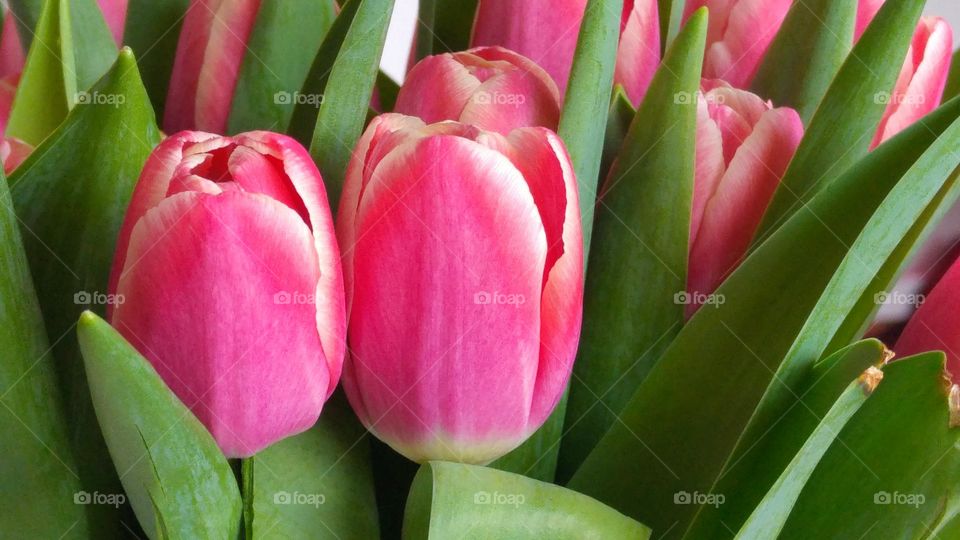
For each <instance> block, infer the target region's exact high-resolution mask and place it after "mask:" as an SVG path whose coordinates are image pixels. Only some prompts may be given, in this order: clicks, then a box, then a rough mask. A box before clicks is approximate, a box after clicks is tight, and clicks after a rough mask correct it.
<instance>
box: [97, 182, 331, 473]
mask: <svg viewBox="0 0 960 540" xmlns="http://www.w3.org/2000/svg"><path fill="white" fill-rule="evenodd" d="M129 252H130V253H129V255H128V257H127V263H126V265H125V267H124V270H123V273H122V274H121V276H120V279H119V284H118V287H117V289H116V291H117V294H118V295H122V297H123V299H124V301H123V302H121V303H119V304H118V305H117V307H116V310H115V311H114V314H113V320H112V323H113V324H114V326H116V327H117V329H118V330H119V331H120V332H121V333H122V334H123V335H124V337H126V338H127V339H128V340H129V341H130V342H131V343H132V344H133V345H134V346H136V347H137V349H138V350H140V351H143V352H144V355H145V356H146V357H147V358H148V359H149V360H150V361H151V363H152V364H153V365H154V366H155V367H156V368H157V371H158V372H159V373H160V375H161V377H163V379H164V381H166V382H167V384H168V385H169V386H170V387H171V389H172V390H173V391H174V393H176V394H177V396H179V397H180V399H181V400H183V401H184V403H185V404H186V405H187V406H188V407H190V409H191V410H192V411H193V412H194V413H195V414H196V415H197V417H198V418H199V419H200V421H201V422H203V424H204V425H205V426H207V428H208V429H209V430H210V432H211V433H212V434H213V436H214V438H215V439H216V440H217V442H218V444H219V445H220V447H221V448H222V449H223V451H224V453H225V454H226V455H227V456H228V457H244V456H250V455H252V454H253V453H255V452H257V451H258V450H260V449H262V448H264V447H265V446H266V445H267V444H269V443H270V442H272V441H275V440H277V439H279V438H282V437H284V436H288V435H292V434H295V433H299V432H301V431H303V430H305V429H307V428H309V427H310V426H311V425H313V423H314V422H315V421H316V419H317V417H318V415H319V413H320V409H321V407H322V405H323V402H324V399H325V397H326V392H327V389H328V386H329V382H330V381H329V373H328V370H327V368H326V365H325V362H326V360H325V358H324V357H323V352H322V348H321V344H320V337H319V334H318V332H317V322H316V315H315V308H314V305H313V302H312V299H313V298H314V297H313V295H314V294H315V290H316V283H317V280H318V279H319V277H320V276H319V273H320V269H319V267H318V265H317V262H316V256H315V248H314V244H313V238H312V236H311V234H310V231H309V229H308V228H307V226H306V225H305V224H304V222H303V220H302V219H300V218H299V217H298V216H297V214H296V213H295V212H294V211H292V210H290V209H289V208H288V207H286V206H284V205H282V204H280V203H278V202H276V201H273V200H272V199H270V198H269V197H266V196H263V195H258V194H250V193H243V192H239V191H228V192H224V193H223V194H222V195H216V196H214V195H208V194H203V193H181V194H178V195H174V196H173V197H170V198H168V199H165V200H164V201H163V202H161V203H160V204H159V205H157V206H156V207H155V208H153V209H152V210H150V211H148V212H147V213H146V214H145V215H144V216H143V218H142V219H141V220H140V221H139V222H138V223H137V224H136V226H135V227H134V230H133V233H132V235H131V239H130V248H129ZM225 285H226V286H225ZM284 295H286V296H284ZM301 298H302V299H304V300H303V301H299V300H300V299H301ZM285 299H286V301H285ZM322 301H323V299H320V303H322ZM159 321H162V324H161V323H159ZM228 336H229V338H227V337H228ZM178 374H179V375H180V376H179V377H178ZM183 374H189V376H183Z"/></svg>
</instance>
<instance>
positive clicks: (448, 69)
mask: <svg viewBox="0 0 960 540" xmlns="http://www.w3.org/2000/svg"><path fill="white" fill-rule="evenodd" d="M394 110H395V111H396V112H398V113H402V114H406V115H410V116H417V117H419V118H420V119H421V120H423V121H424V122H426V123H428V124H433V123H436V122H441V121H443V120H458V121H460V122H462V123H464V124H471V125H474V126H477V127H478V128H480V129H484V130H487V131H496V132H498V133H500V134H503V135H507V134H509V133H510V132H511V131H513V130H514V129H515V128H519V127H535V126H542V127H546V128H549V129H553V130H556V129H557V124H558V123H559V121H560V93H559V91H558V90H557V85H556V84H554V82H553V79H551V78H550V76H549V75H547V72H545V71H544V70H543V69H541V68H540V66H538V65H536V64H534V63H533V62H531V61H530V60H529V59H527V58H525V57H523V56H520V55H519V54H517V53H515V52H513V51H509V50H507V49H503V48H500V47H479V48H476V49H470V50H469V51H465V52H458V53H453V54H450V53H446V54H438V55H436V56H428V57H426V58H424V59H423V60H421V61H420V62H419V63H418V64H417V65H416V66H414V67H413V69H411V70H410V73H408V74H407V79H406V82H404V84H403V87H402V88H401V89H400V93H399V95H398V96H397V103H396V107H394Z"/></svg>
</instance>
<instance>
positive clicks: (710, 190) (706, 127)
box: [690, 94, 727, 245]
mask: <svg viewBox="0 0 960 540" xmlns="http://www.w3.org/2000/svg"><path fill="white" fill-rule="evenodd" d="M696 159H697V163H696V167H695V171H696V180H695V181H694V183H693V208H692V211H691V215H690V245H693V240H694V239H695V238H696V237H697V231H699V230H700V224H701V223H702V221H703V212H704V210H705V209H706V207H707V201H709V200H710V198H711V197H713V194H714V193H715V192H716V191H717V186H719V185H720V179H721V178H723V173H724V172H726V170H727V163H726V161H725V160H724V157H723V134H722V133H721V132H720V127H719V126H717V123H716V122H714V121H713V119H712V118H710V112H709V110H708V108H707V100H706V99H705V98H704V96H703V94H700V96H699V98H698V100H697V149H696Z"/></svg>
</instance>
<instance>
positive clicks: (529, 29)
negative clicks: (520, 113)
mask: <svg viewBox="0 0 960 540" xmlns="http://www.w3.org/2000/svg"><path fill="white" fill-rule="evenodd" d="M585 6H586V0H524V1H523V2H516V1H515V0H480V4H479V6H478V7H477V17H476V20H475V22H474V27H473V40H472V43H473V46H487V45H500V46H502V47H506V48H508V49H511V50H514V51H517V52H518V53H520V54H522V55H524V56H526V57H527V58H530V59H531V60H533V61H534V62H536V63H537V64H539V65H541V66H543V68H544V69H545V70H546V71H547V73H549V74H550V75H551V76H552V77H553V79H554V81H556V83H557V86H559V88H560V92H561V95H562V93H563V92H565V91H566V88H567V79H568V78H569V77H570V67H571V65H572V64H573V53H574V51H575V50H576V47H577V39H578V37H579V34H580V23H581V21H582V19H583V13H584V8H585ZM620 30H621V36H620V47H619V49H618V52H617V67H616V81H617V82H618V83H620V84H623V85H624V87H625V88H626V90H627V95H628V96H629V97H630V99H631V100H633V101H634V102H635V103H638V102H639V101H640V98H642V96H643V94H644V93H646V89H647V86H648V85H649V84H650V80H651V79H652V78H653V73H654V71H655V70H656V67H657V65H658V64H659V63H660V23H659V19H658V15H657V2H656V0H639V1H635V0H626V1H625V2H624V5H623V15H622V21H621V25H620Z"/></svg>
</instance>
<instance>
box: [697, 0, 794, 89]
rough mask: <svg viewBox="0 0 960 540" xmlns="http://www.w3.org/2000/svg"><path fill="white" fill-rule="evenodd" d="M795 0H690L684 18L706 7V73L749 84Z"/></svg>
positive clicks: (704, 71) (704, 70)
mask: <svg viewBox="0 0 960 540" xmlns="http://www.w3.org/2000/svg"><path fill="white" fill-rule="evenodd" d="M792 4H793V0H690V1H688V2H687V3H686V7H685V10H684V20H686V19H687V18H689V17H690V16H691V15H693V13H694V12H695V11H697V10H698V9H700V8H702V7H706V8H707V9H709V11H710V20H709V23H708V26H707V50H706V53H705V56H704V59H703V76H704V78H707V79H723V80H725V81H727V82H729V83H730V84H731V85H733V86H734V87H736V88H749V87H750V83H751V82H753V78H754V76H755V75H756V74H757V70H758V69H759V68H760V63H761V62H762V61H763V57H764V56H765V55H766V54H767V49H769V48H770V44H771V43H772V42H773V38H775V37H776V35H777V32H779V31H780V26H781V25H782V24H783V20H784V19H785V18H786V17H787V12H788V11H790V6H791V5H792Z"/></svg>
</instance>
